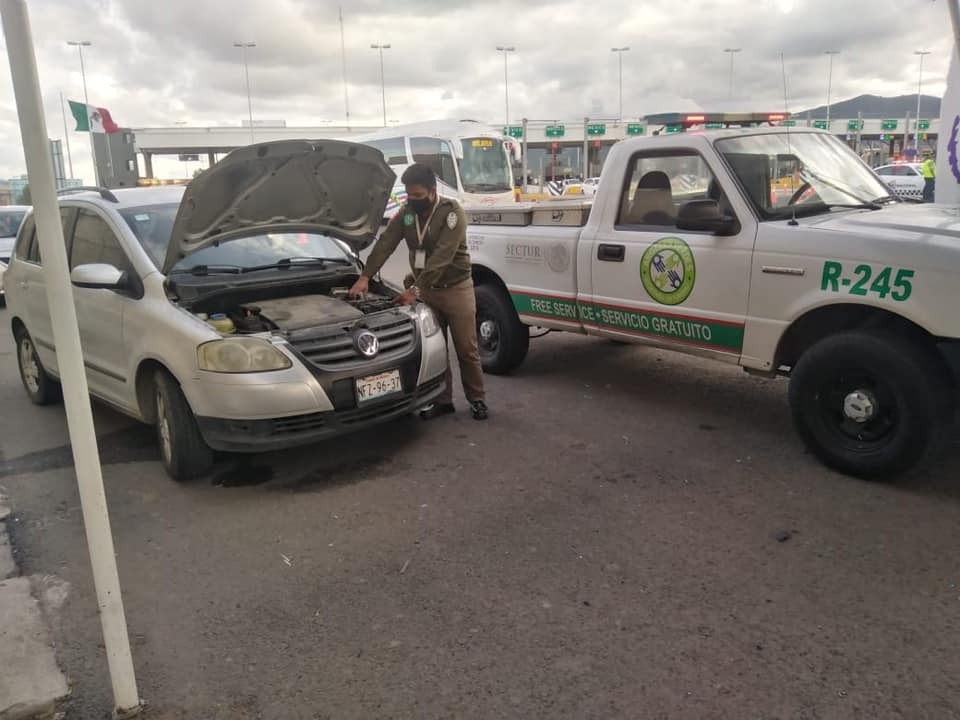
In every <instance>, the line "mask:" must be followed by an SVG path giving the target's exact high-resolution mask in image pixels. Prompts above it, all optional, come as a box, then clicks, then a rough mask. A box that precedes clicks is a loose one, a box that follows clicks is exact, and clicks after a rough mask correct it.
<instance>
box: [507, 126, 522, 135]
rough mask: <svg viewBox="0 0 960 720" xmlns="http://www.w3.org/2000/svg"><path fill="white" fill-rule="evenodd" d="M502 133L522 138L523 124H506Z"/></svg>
mask: <svg viewBox="0 0 960 720" xmlns="http://www.w3.org/2000/svg"><path fill="white" fill-rule="evenodd" d="M503 134H504V135H506V136H508V137H512V138H522V137H523V125H508V126H507V127H505V128H504V129H503Z"/></svg>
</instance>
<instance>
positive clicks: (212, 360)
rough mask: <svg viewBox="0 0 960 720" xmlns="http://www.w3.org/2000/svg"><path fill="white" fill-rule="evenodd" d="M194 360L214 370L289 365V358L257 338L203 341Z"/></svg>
mask: <svg viewBox="0 0 960 720" xmlns="http://www.w3.org/2000/svg"><path fill="white" fill-rule="evenodd" d="M197 363H198V364H199V365H200V369H201V370H207V371H209V372H217V373H254V372H268V371H270V370H286V369H287V368H289V367H292V366H293V363H292V362H290V358H288V357H287V356H286V355H284V354H283V353H282V352H280V351H279V350H277V349H276V348H275V347H274V346H273V345H271V344H270V343H268V342H267V341H266V340H261V339H259V338H229V339H223V340H213V341H211V342H208V343H204V344H203V345H201V346H200V347H198V348H197Z"/></svg>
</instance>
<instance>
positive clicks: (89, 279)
mask: <svg viewBox="0 0 960 720" xmlns="http://www.w3.org/2000/svg"><path fill="white" fill-rule="evenodd" d="M70 282H72V283H73V284H74V285H75V286H77V287H81V288H90V289H94V290H124V289H126V288H127V287H128V285H129V281H128V278H127V274H126V273H125V272H123V271H122V270H118V269H117V268H115V267H114V266H113V265H108V264H106V263H90V264H88V265H77V266H76V267H75V268H74V269H73V270H72V271H71V272H70Z"/></svg>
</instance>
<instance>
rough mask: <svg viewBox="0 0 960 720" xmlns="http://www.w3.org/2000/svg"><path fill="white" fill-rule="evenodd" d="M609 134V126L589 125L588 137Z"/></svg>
mask: <svg viewBox="0 0 960 720" xmlns="http://www.w3.org/2000/svg"><path fill="white" fill-rule="evenodd" d="M606 132H607V126H606V125H604V124H603V123H590V124H589V125H587V135H603V134H604V133H606Z"/></svg>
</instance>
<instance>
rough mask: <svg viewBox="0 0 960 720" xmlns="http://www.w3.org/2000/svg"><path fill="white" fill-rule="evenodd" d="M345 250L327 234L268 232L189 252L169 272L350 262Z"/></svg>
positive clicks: (239, 269)
mask: <svg viewBox="0 0 960 720" xmlns="http://www.w3.org/2000/svg"><path fill="white" fill-rule="evenodd" d="M349 258H350V256H349V254H348V253H347V250H346V249H345V248H344V246H343V245H341V244H340V243H339V242H338V241H337V240H335V239H334V238H332V237H329V236H327V235H314V234H312V233H270V234H269V235H251V236H250V237H245V238H238V239H237V240H230V241H228V242H225V243H223V244H222V245H218V246H211V247H207V248H204V249H203V250H197V251H196V252H193V253H190V254H189V255H188V256H187V257H185V258H183V259H182V260H181V261H180V262H178V263H177V264H176V265H174V266H173V268H172V269H171V271H170V272H171V274H173V273H177V272H188V271H190V270H192V269H194V268H200V267H206V268H209V269H210V270H211V271H213V270H214V269H234V270H237V271H243V270H249V269H251V268H266V267H270V266H273V265H281V266H282V265H287V264H290V265H294V264H296V263H297V262H298V261H309V260H316V259H321V260H329V261H344V262H349V261H350V260H349Z"/></svg>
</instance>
